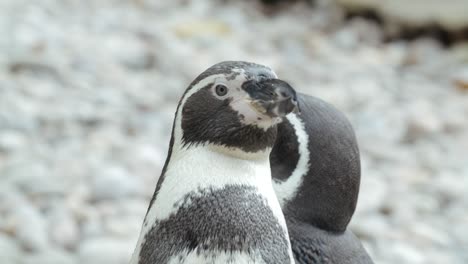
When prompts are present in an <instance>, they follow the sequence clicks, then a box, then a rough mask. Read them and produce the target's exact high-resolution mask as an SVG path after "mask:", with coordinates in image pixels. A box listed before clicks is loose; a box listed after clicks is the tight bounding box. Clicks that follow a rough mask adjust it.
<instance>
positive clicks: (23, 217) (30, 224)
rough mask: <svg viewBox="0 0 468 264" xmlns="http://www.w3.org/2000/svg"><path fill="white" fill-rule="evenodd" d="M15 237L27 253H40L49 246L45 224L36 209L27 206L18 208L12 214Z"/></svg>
mask: <svg viewBox="0 0 468 264" xmlns="http://www.w3.org/2000/svg"><path fill="white" fill-rule="evenodd" d="M13 217H14V219H15V223H16V225H15V237H16V239H17V240H18V242H19V243H20V245H21V246H22V247H23V248H24V249H26V250H29V251H40V250H43V249H45V248H47V247H48V246H49V245H48V244H49V241H48V234H47V224H46V222H45V220H44V218H43V217H42V215H41V213H40V212H39V211H38V210H37V208H35V207H32V206H31V205H28V204H23V205H22V206H19V207H18V208H17V209H16V211H15V212H14V216H13Z"/></svg>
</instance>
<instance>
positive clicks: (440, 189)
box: [0, 0, 468, 264]
mask: <svg viewBox="0 0 468 264" xmlns="http://www.w3.org/2000/svg"><path fill="white" fill-rule="evenodd" d="M342 17H343V14H342V11H341V10H340V9H339V8H337V7H336V6H334V5H333V4H329V3H327V2H326V1H318V4H317V6H316V7H315V8H310V7H309V6H307V5H306V4H304V3H302V2H301V1H299V3H296V4H292V5H290V6H285V7H283V8H282V9H281V10H279V11H278V10H277V12H272V11H271V10H268V9H266V8H265V7H262V6H261V5H260V4H258V3H254V2H253V1H182V0H179V1H150V0H134V1H117V0H103V1H71V0H69V1H58V0H56V1H54V0H44V1H27V0H3V1H1V2H0V35H1V36H2V37H1V38H0V51H1V52H0V263H2V264H16V263H18V264H29V263H35V264H42V263H44V264H78V263H87V264H94V263H96V264H98V263H99V264H101V263H116V264H121V263H122V264H123V263H127V261H128V260H129V257H130V255H131V252H132V251H133V249H134V246H135V242H136V239H137V236H138V233H139V230H140V225H141V223H142V218H143V216H144V214H145V212H146V208H147V204H148V201H149V199H150V197H151V195H152V192H153V190H154V186H155V183H156V180H157V178H158V176H159V173H160V171H161V167H162V165H163V162H164V159H165V157H166V151H167V146H168V139H169V133H170V125H171V122H172V118H173V114H174V111H175V107H176V103H177V100H178V99H179V97H180V96H181V94H182V92H183V91H184V89H185V88H186V86H187V85H188V83H189V82H190V81H191V80H192V79H193V78H194V77H195V76H196V75H197V74H198V73H200V72H201V71H202V70H204V69H205V68H207V67H208V66H210V65H212V64H214V63H216V62H219V61H221V60H227V59H235V60H249V61H256V62H260V63H264V64H268V65H270V66H272V67H273V68H274V69H275V70H276V72H277V73H278V75H279V76H280V77H282V78H284V79H286V80H289V81H290V82H291V83H292V84H293V86H295V87H296V88H297V89H298V90H300V91H302V92H306V93H309V94H311V95H314V96H317V97H320V98H322V99H325V100H327V101H329V102H331V103H333V104H335V105H336V106H337V107H338V108H340V109H341V110H342V111H344V112H345V113H346V114H347V115H348V116H349V118H350V119H351V121H352V123H353V125H354V127H355V129H356V132H357V136H358V140H359V143H360V147H361V152H362V167H363V171H362V185H361V193H360V199H359V205H358V208H357V211H356V214H355V216H354V218H353V221H352V223H351V229H352V230H354V231H355V233H356V234H357V235H358V236H359V237H360V238H361V239H362V241H363V242H364V244H365V246H366V248H367V249H368V250H369V252H370V254H371V255H372V256H373V258H374V260H375V261H376V263H416V264H418V263H424V264H427V263H433V264H439V263H452V264H458V263H468V253H467V251H466V249H467V248H468V224H467V223H468V210H467V208H468V160H467V159H468V157H467V149H468V46H467V45H466V44H465V45H463V44H459V45H456V46H453V47H451V48H443V47H441V45H439V44H438V42H437V41H435V40H433V39H424V38H422V39H419V40H416V41H412V42H405V41H396V42H391V43H383V42H382V33H381V29H380V28H379V27H378V26H377V25H375V24H373V23H372V22H369V21H365V20H362V19H359V18H356V19H353V20H351V21H343V19H342Z"/></svg>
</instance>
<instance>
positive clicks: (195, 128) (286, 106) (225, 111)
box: [177, 61, 298, 152]
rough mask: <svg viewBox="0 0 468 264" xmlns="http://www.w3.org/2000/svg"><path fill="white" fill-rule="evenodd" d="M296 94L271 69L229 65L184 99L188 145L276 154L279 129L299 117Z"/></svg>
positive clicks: (209, 73) (200, 80)
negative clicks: (292, 116) (285, 121)
mask: <svg viewBox="0 0 468 264" xmlns="http://www.w3.org/2000/svg"><path fill="white" fill-rule="evenodd" d="M297 110H298V105H297V99H296V92H295V91H294V89H293V88H292V87H291V86H289V84H287V83H286V82H284V81H282V80H279V79H277V78H276V74H275V73H274V72H273V71H272V70H271V69H270V68H268V67H266V66H262V65H258V64H254V63H248V62H235V61H227V62H222V63H219V64H216V65H214V66H212V67H210V68H209V69H207V70H206V71H205V72H203V73H202V74H200V76H198V77H197V78H196V79H195V80H194V81H193V82H192V84H191V85H190V86H189V88H188V89H187V91H186V92H185V94H184V96H183V97H182V99H181V102H180V104H179V108H178V114H177V118H179V119H180V127H181V135H180V136H181V137H180V140H181V141H182V142H181V143H182V145H183V146H185V147H190V146H192V145H199V144H207V143H209V144H213V145H218V146H223V147H228V148H237V149H240V150H242V151H244V152H258V151H262V150H265V149H267V148H271V147H272V146H273V144H274V142H275V139H276V133H277V132H276V125H277V124H278V123H280V122H281V121H282V118H283V117H284V116H285V115H287V114H289V113H290V112H293V111H297Z"/></svg>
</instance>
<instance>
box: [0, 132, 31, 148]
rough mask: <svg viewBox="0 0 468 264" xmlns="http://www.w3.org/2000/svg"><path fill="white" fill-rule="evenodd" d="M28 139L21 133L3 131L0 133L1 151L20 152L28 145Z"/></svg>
mask: <svg viewBox="0 0 468 264" xmlns="http://www.w3.org/2000/svg"><path fill="white" fill-rule="evenodd" d="M26 142H27V141H26V137H25V136H24V135H23V134H22V133H19V132H15V131H3V132H1V133H0V151H14V150H20V149H21V148H23V147H24V146H25V144H26Z"/></svg>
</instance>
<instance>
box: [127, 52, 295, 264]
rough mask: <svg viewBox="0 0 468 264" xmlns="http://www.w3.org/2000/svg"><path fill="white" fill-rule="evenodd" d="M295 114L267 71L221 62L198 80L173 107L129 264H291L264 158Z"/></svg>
mask: <svg viewBox="0 0 468 264" xmlns="http://www.w3.org/2000/svg"><path fill="white" fill-rule="evenodd" d="M298 109H299V106H298V102H297V97H296V92H295V90H294V89H293V88H292V87H291V86H290V85H289V84H287V83H286V82H284V81H282V80H280V79H278V78H277V76H276V74H275V73H274V72H273V70H272V69H270V68H268V67H266V66H263V65H259V64H254V63H249V62H240V61H226V62H221V63H218V64H216V65H214V66H212V67H210V68H208V69H207V70H206V71H204V72H203V73H201V74H200V75H199V76H198V77H197V78H196V79H195V80H194V81H193V82H192V83H191V84H190V85H189V87H188V88H187V89H186V91H185V93H184V94H183V95H182V98H181V100H180V102H179V104H178V107H177V110H176V114H175V119H174V123H173V127H172V135H171V140H170V143H169V151H168V156H167V159H166V163H165V165H164V167H163V170H162V173H161V176H160V178H159V179H158V182H157V186H156V190H155V193H154V195H153V198H152V200H151V202H150V205H149V208H148V211H147V214H146V216H145V219H144V221H143V225H142V229H141V232H140V236H139V239H138V242H137V246H136V249H135V251H134V254H133V256H132V259H131V262H130V263H131V264H165V263H171V264H173V263H187V264H188V263H190V264H191V263H212V264H218V263H236V264H237V263H239V264H241V263H252V264H254V263H269V264H284V263H294V258H293V254H292V249H291V244H290V241H289V235H288V230H287V226H286V221H285V219H284V216H283V213H282V211H281V207H280V204H279V201H278V199H277V198H276V195H275V192H274V189H273V184H272V179H271V169H270V159H269V157H270V153H271V150H272V148H273V146H274V143H275V142H276V136H277V130H278V129H277V127H278V125H279V124H280V123H281V122H282V121H283V120H284V117H285V116H286V115H287V114H289V113H292V112H298Z"/></svg>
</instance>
